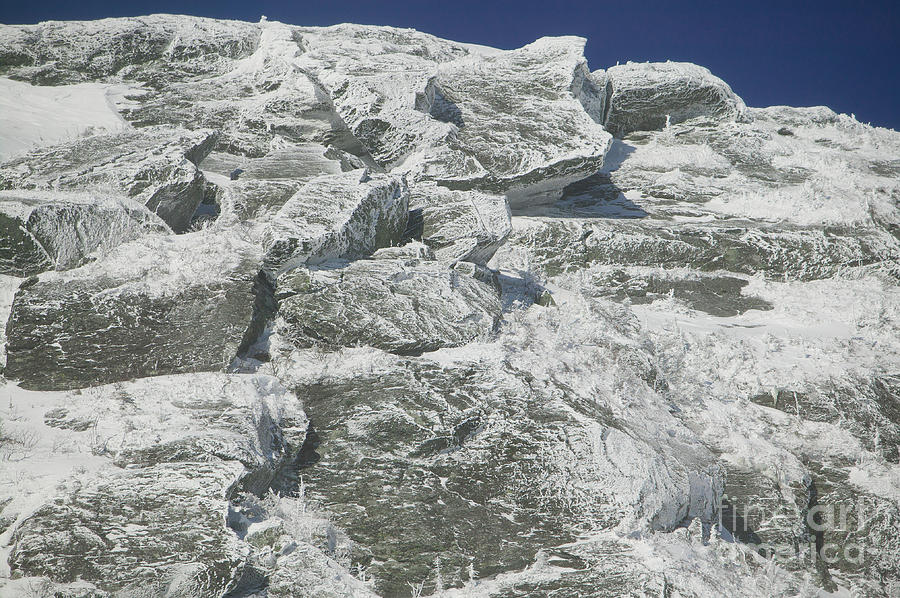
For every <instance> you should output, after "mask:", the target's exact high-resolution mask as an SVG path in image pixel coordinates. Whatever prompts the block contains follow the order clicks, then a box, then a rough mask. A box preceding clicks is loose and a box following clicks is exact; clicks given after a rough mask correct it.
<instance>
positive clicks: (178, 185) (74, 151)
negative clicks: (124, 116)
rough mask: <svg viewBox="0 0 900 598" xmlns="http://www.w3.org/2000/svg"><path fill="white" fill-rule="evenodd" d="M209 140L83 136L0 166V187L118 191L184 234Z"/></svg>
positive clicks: (180, 133) (170, 132)
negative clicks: (200, 165) (144, 206)
mask: <svg viewBox="0 0 900 598" xmlns="http://www.w3.org/2000/svg"><path fill="white" fill-rule="evenodd" d="M215 138H216V137H215V134H214V133H213V132H212V131H202V130H201V131H186V130H178V129H171V128H162V127H157V128H145V129H139V130H135V131H125V132H122V133H114V134H109V135H97V136H94V137H87V138H85V139H80V140H77V141H72V142H68V143H63V144H60V145H57V146H54V147H51V148H49V149H38V150H34V151H32V152H30V153H28V154H26V155H25V156H22V157H19V158H14V159H12V160H9V161H7V162H4V163H3V164H0V189H36V190H50V189H54V190H70V191H91V192H99V193H110V192H115V193H121V194H124V195H126V196H127V197H129V198H132V199H134V200H135V201H137V202H139V203H141V204H144V205H146V206H147V208H148V209H149V210H150V211H151V212H154V213H156V214H157V215H158V216H159V217H160V218H162V220H163V221H165V222H166V224H168V225H169V226H170V227H172V229H173V230H175V231H176V232H184V231H185V230H187V228H188V226H189V225H190V223H191V216H193V215H194V212H195V211H196V209H197V206H198V205H199V204H200V202H201V201H202V200H203V195H204V188H205V180H204V178H203V174H202V173H201V172H200V170H199V169H198V168H197V166H196V165H197V164H199V163H200V161H201V160H203V158H204V157H205V156H206V154H208V153H209V151H210V150H211V149H212V147H213V144H214V143H215Z"/></svg>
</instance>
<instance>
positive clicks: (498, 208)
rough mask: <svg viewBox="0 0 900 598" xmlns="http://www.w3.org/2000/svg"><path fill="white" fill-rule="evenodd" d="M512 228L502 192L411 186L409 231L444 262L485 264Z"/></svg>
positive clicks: (423, 185)
mask: <svg viewBox="0 0 900 598" xmlns="http://www.w3.org/2000/svg"><path fill="white" fill-rule="evenodd" d="M511 230H512V223H511V221H510V214H509V204H508V203H507V201H506V199H505V198H504V197H502V196H497V195H487V194H484V193H480V192H477V191H450V190H449V189H445V188H444V187H440V186H438V185H427V184H419V185H414V186H413V187H412V188H411V189H410V224H409V232H408V233H407V234H408V235H409V236H411V237H413V238H416V239H419V240H421V241H422V242H423V243H425V244H426V245H428V246H429V247H431V248H432V249H433V250H434V252H435V255H436V257H437V259H439V260H441V261H443V262H450V263H455V262H459V261H468V262H473V263H477V264H482V265H483V264H486V263H487V262H488V260H490V259H491V257H493V255H494V253H495V252H496V251H497V248H498V247H500V245H502V244H503V242H504V241H506V238H507V237H508V236H509V233H510V231H511Z"/></svg>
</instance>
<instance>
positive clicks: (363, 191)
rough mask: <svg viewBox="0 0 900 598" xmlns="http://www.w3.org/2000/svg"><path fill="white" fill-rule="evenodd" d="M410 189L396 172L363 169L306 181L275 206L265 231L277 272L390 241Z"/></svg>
mask: <svg viewBox="0 0 900 598" xmlns="http://www.w3.org/2000/svg"><path fill="white" fill-rule="evenodd" d="M408 206H409V191H408V190H407V188H406V184H405V182H404V181H403V180H401V179H400V178H399V177H390V176H384V175H376V176H374V177H373V176H370V175H369V174H368V171H366V170H355V171H352V172H349V173H346V174H343V175H334V176H323V177H319V178H316V179H314V180H313V181H310V182H309V183H308V184H306V185H304V186H303V187H302V188H301V189H300V190H298V191H297V193H295V194H294V196H293V197H291V198H290V199H289V200H288V201H287V202H286V203H285V204H284V206H283V207H282V208H281V210H279V211H278V213H277V214H276V216H275V217H274V218H273V220H272V224H271V226H270V229H269V230H268V231H267V233H266V240H265V245H266V248H267V252H268V253H267V256H266V267H267V268H268V269H269V270H270V271H271V272H273V273H275V274H276V275H277V274H278V273H280V272H284V271H286V270H289V269H290V268H293V267H296V266H298V265H302V264H305V263H308V262H311V261H312V262H318V261H323V260H328V259H336V258H357V257H362V256H364V255H367V254H369V253H372V252H373V251H375V250H376V249H378V248H380V247H388V246H390V245H391V244H393V243H395V242H396V241H397V240H399V238H400V236H401V235H402V233H403V230H404V229H405V228H406V219H407V209H408Z"/></svg>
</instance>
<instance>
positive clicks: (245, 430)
mask: <svg viewBox="0 0 900 598" xmlns="http://www.w3.org/2000/svg"><path fill="white" fill-rule="evenodd" d="M223 414H227V417H223ZM308 423H309V422H308V420H307V419H306V416H305V415H304V413H303V410H302V409H301V407H300V403H299V402H298V401H297V399H296V397H294V396H293V395H292V394H291V393H289V392H287V391H286V390H285V389H284V388H283V387H282V386H281V385H280V384H279V383H278V381H277V380H276V379H275V378H271V377H267V376H239V375H226V374H220V373H213V372H205V373H199V372H198V373H192V374H181V375H175V376H158V377H152V378H142V379H140V380H135V381H131V382H120V383H115V384H108V385H104V386H96V387H92V388H86V389H83V390H79V391H76V392H70V393H68V394H67V395H66V400H65V401H64V403H63V405H62V406H60V407H57V408H54V409H52V410H50V411H48V412H46V413H45V414H44V424H45V425H47V426H50V427H53V428H59V429H67V430H76V431H85V430H90V431H91V434H92V435H93V437H94V438H95V439H96V442H97V443H98V446H97V447H94V448H95V449H96V450H98V451H100V452H102V454H104V455H105V456H108V457H109V458H110V459H111V460H112V462H113V464H114V465H116V466H118V467H121V468H124V469H134V468H143V467H150V466H153V465H158V464H161V463H178V462H188V461H211V462H215V461H217V460H222V461H234V462H237V463H240V464H242V465H243V466H244V467H245V468H246V469H247V471H248V472H250V475H248V476H245V477H243V478H242V481H241V485H242V487H243V488H244V489H245V490H247V491H252V492H256V493H264V492H265V491H266V490H267V489H268V488H269V485H270V483H271V482H272V479H273V478H274V476H275V473H276V471H277V469H278V468H279V467H280V466H281V465H282V464H283V463H284V461H285V460H286V459H289V458H290V457H291V456H292V451H296V450H298V449H299V447H300V445H301V444H302V443H303V439H304V437H305V436H306V428H307V425H308ZM123 430H130V432H129V433H123Z"/></svg>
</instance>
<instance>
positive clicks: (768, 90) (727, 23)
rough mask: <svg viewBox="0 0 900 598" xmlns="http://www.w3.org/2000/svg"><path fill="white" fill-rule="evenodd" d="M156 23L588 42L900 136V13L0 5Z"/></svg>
mask: <svg viewBox="0 0 900 598" xmlns="http://www.w3.org/2000/svg"><path fill="white" fill-rule="evenodd" d="M154 12H172V13H182V14H194V15H201V16H209V17H220V18H235V19H246V20H253V21H255V20H258V19H259V16H260V15H262V14H265V15H267V16H268V17H269V18H270V19H275V20H280V21H284V22H288V23H294V24H298V25H330V24H334V23H341V22H354V23H366V24H378V25H395V26H398V27H414V28H416V29H419V30H421V31H426V32H428V33H433V34H435V35H438V36H440V37H446V38H450V39H455V40H458V41H465V42H473V43H480V44H486V45H491V46H498V47H502V48H514V47H518V46H522V45H524V44H526V43H529V42H531V41H533V40H534V39H536V38H538V37H540V36H542V35H563V34H574V35H581V36H584V37H586V38H588V45H587V49H586V55H587V58H588V61H589V64H590V67H591V69H598V68H603V67H606V66H609V65H613V64H616V62H617V61H621V62H625V61H627V60H634V61H645V60H666V59H670V60H685V61H690V62H696V63H698V64H701V65H703V66H706V67H708V68H709V69H710V70H712V72H713V73H715V74H716V75H718V76H720V77H722V78H723V79H725V80H726V81H728V83H730V84H731V86H732V88H734V90H735V91H736V92H737V93H738V94H740V95H741V96H742V97H743V98H744V100H745V101H746V102H747V103H748V104H749V105H751V106H767V105H771V104H788V105H793V106H808V105H818V104H824V105H827V106H830V107H831V108H833V109H835V110H837V111H838V112H846V113H854V114H856V117H857V118H858V119H859V120H861V121H863V122H871V123H872V124H876V125H880V126H887V127H892V128H894V129H897V130H900V66H898V64H900V2H898V1H897V0H894V1H893V2H886V1H881V0H879V1H877V2H865V1H857V2H846V1H843V2H837V1H829V0H820V1H818V2H790V1H783V2H774V1H770V0H753V1H750V2H746V1H744V2H729V1H728V0H722V1H720V2H711V1H700V2H692V3H676V2H663V1H642V0H634V1H628V0H625V1H622V0H619V1H618V2H606V1H603V0H595V1H592V2H591V1H565V0H563V1H557V2H553V1H544V2H535V1H532V0H519V1H515V2H513V1H505V0H503V1H494V2H491V1H487V0H482V1H480V2H479V1H474V0H451V1H444V2H428V1H427V0H418V1H416V2H412V1H410V2H388V1H382V2H374V1H368V2H358V1H355V0H332V1H329V0H320V1H317V2H309V1H293V2H292V1H286V0H280V1H279V0H275V1H269V0H259V1H252V2H247V1H243V2H232V1H230V0H217V1H212V0H203V1H196V2H190V1H182V2H175V1H170V0H166V1H155V2H150V1H145V0H132V1H127V0H118V1H116V2H113V1H111V0H82V1H78V2H72V1H71V0H66V1H60V0H43V1H41V2H5V3H4V5H3V6H2V7H0V22H3V23H34V22H37V21H41V20H46V19H94V18H101V17H105V16H133V15H141V14H150V13H154Z"/></svg>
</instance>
